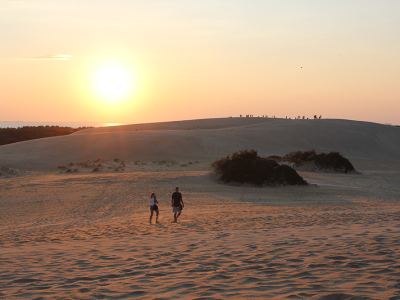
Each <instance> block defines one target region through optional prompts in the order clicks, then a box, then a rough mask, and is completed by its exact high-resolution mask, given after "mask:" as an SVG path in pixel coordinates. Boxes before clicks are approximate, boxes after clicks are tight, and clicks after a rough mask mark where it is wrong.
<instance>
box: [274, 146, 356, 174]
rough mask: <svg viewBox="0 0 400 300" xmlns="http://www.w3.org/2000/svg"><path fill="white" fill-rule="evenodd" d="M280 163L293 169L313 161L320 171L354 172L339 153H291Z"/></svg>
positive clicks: (311, 151) (348, 162) (310, 151)
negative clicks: (286, 164) (285, 163)
mask: <svg viewBox="0 0 400 300" xmlns="http://www.w3.org/2000/svg"><path fill="white" fill-rule="evenodd" d="M282 161H284V162H287V163H289V164H290V165H292V166H293V167H295V168H297V167H298V166H299V165H300V164H302V163H305V162H309V161H313V162H315V164H316V166H317V167H318V168H320V169H326V170H333V171H338V172H344V173H347V172H355V169H354V167H353V165H352V164H351V162H350V161H349V160H348V159H347V158H345V157H343V155H341V154H340V153H339V152H334V151H332V152H330V153H328V154H326V153H323V152H321V153H319V154H316V153H315V150H307V151H300V150H297V151H293V152H289V153H288V154H286V155H285V156H284V157H283V158H282Z"/></svg>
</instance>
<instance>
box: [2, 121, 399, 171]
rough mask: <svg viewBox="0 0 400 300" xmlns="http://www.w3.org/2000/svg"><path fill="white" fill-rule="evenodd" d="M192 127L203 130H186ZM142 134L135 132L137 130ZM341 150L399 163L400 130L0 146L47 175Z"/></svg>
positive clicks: (260, 131)
mask: <svg viewBox="0 0 400 300" xmlns="http://www.w3.org/2000/svg"><path fill="white" fill-rule="evenodd" d="M193 124H200V125H198V126H200V129H197V126H195V128H196V129H192V127H191V129H190V130H186V129H187V128H188V127H190V126H191V125H193ZM137 129H138V130H141V131H136V130H137ZM311 148H312V149H315V150H316V151H317V152H330V151H339V152H340V153H342V154H343V155H345V156H346V157H348V158H349V159H352V158H356V159H367V160H375V161H400V156H399V155H398V149H400V128H397V127H392V126H386V125H381V124H376V123H369V122H358V121H349V120H286V119H266V118H226V119H206V120H192V121H181V122H166V123H154V124H138V125H124V126H116V127H106V128H94V129H89V130H83V131H80V132H78V133H75V134H72V135H68V136H62V137H54V138H44V139H38V140H32V141H26V142H21V143H16V144H11V145H5V146H1V147H0V166H6V167H12V168H17V169H23V170H39V171H49V170H51V169H54V168H55V167H57V166H58V165H61V164H67V163H70V162H78V161H85V160H90V159H98V158H101V159H114V158H116V157H118V158H121V159H124V160H127V161H136V160H140V161H154V160H182V159H183V160H196V159H198V160H202V161H205V162H208V163H211V162H212V161H214V160H215V159H218V158H221V157H223V156H226V155H228V154H229V153H232V152H234V151H238V150H243V149H255V150H257V151H258V153H259V154H260V155H261V156H269V155H284V154H285V153H287V152H290V151H293V150H308V149H311Z"/></svg>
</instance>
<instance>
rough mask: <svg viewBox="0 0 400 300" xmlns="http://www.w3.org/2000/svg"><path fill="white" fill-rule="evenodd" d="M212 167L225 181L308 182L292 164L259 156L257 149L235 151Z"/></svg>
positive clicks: (264, 182) (221, 179) (253, 182)
mask: <svg viewBox="0 0 400 300" xmlns="http://www.w3.org/2000/svg"><path fill="white" fill-rule="evenodd" d="M211 167H212V168H213V169H214V171H215V172H216V173H217V175H218V176H219V180H220V181H221V182H223V183H235V184H251V185H256V186H264V185H277V184H283V185H287V184H288V185H306V184H307V182H306V181H305V180H304V179H303V178H302V177H301V176H300V175H299V174H297V172H296V171H295V170H294V169H293V168H292V167H290V166H286V165H279V164H278V163H277V162H276V161H274V160H270V159H267V158H263V157H260V156H258V154H257V151H255V150H242V151H239V152H234V153H232V154H231V155H228V156H227V157H224V158H221V159H218V160H216V161H214V162H213V163H212V164H211Z"/></svg>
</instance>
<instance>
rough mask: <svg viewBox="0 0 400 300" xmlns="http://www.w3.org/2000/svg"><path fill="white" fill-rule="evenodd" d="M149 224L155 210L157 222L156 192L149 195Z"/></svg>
mask: <svg viewBox="0 0 400 300" xmlns="http://www.w3.org/2000/svg"><path fill="white" fill-rule="evenodd" d="M150 199H151V200H150V224H151V219H152V218H153V212H154V211H155V212H156V223H158V206H157V204H158V201H157V197H156V194H154V193H151V195H150Z"/></svg>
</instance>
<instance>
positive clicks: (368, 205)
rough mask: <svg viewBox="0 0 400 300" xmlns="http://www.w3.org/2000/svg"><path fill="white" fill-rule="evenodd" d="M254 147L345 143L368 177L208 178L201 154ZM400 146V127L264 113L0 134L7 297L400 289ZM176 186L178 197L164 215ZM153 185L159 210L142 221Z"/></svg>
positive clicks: (295, 294)
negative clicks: (30, 135) (22, 135)
mask: <svg viewBox="0 0 400 300" xmlns="http://www.w3.org/2000/svg"><path fill="white" fill-rule="evenodd" d="M197 126H200V129H199V130H198V129H197ZM188 127H190V128H191V130H183V129H187V128H188ZM194 128H196V129H194ZM136 130H138V131H136ZM251 148H253V149H256V150H258V152H259V154H260V155H263V156H266V155H272V154H277V155H283V154H285V153H287V152H289V151H293V150H298V149H299V150H307V149H311V148H314V149H315V150H316V151H317V152H320V151H324V152H329V151H340V152H341V153H342V154H343V155H345V156H346V157H347V158H349V159H350V160H351V162H352V163H353V164H354V166H355V168H356V169H357V171H359V172H361V175H354V174H352V175H349V174H347V175H346V174H335V173H312V172H300V174H301V175H302V176H303V177H304V178H305V179H306V180H307V181H308V182H309V183H311V184H312V185H311V186H309V187H270V188H251V187H234V186H224V185H220V184H217V183H215V182H214V181H213V180H212V178H211V176H210V174H209V172H210V171H209V164H210V162H212V161H213V160H215V159H216V158H220V157H222V156H225V155H227V154H229V153H232V152H233V151H237V150H241V149H251ZM399 149H400V128H396V127H391V126H385V125H379V124H373V123H367V122H355V121H346V120H281V119H262V118H251V119H247V118H242V119H239V118H233V119H210V120H196V121H182V122H171V123H159V124H142V125H129V126H120V127H114V128H97V129H92V130H88V131H82V132H78V133H76V134H73V135H70V136H64V137H57V138H46V139H40V140H34V141H27V142H22V143H17V144H12V145H6V146H1V147H0V166H7V167H11V168H15V169H19V170H22V171H10V170H8V171H6V170H5V169H3V170H1V171H0V172H1V173H2V175H0V207H1V210H0V221H1V222H0V243H1V248H0V261H1V265H0V297H3V298H4V299H128V298H135V297H136V298H141V299H171V298H186V299H225V298H231V299H238V298H239V299H240V298H250V297H259V298H271V299H326V300H328V299H353V300H354V299H400V235H399V232H400V227H399V224H400V223H399V221H400V204H399V200H400V155H399ZM115 158H118V159H120V160H125V162H121V161H118V160H117V161H114V160H113V159H115ZM95 159H102V160H99V161H97V162H96V163H95V164H96V166H93V167H92V166H91V164H92V163H90V162H89V163H88V164H86V166H85V165H84V164H83V165H79V166H77V165H76V164H73V165H72V164H71V166H68V165H67V164H70V163H78V162H83V161H85V160H95ZM105 159H112V160H110V161H106V160H105ZM99 164H101V166H98V165H99ZM60 165H65V166H66V167H65V168H63V169H56V167H57V166H60ZM95 167H97V168H99V169H100V171H99V172H92V170H93V169H94V168H95ZM68 168H71V170H72V172H68V173H66V172H65V171H66V170H67V169H68ZM75 169H78V171H77V172H74V171H73V170H75ZM115 169H118V171H115ZM23 170H29V172H25V173H24V172H23ZM60 172H61V173H60ZM9 173H15V174H18V175H19V176H16V175H13V174H9ZM175 186H179V187H180V188H181V191H182V194H183V197H184V200H185V204H186V207H185V209H184V213H183V214H182V216H181V218H180V220H179V223H178V224H171V223H170V221H171V220H172V212H171V207H170V197H171V194H172V192H173V189H174V187H175ZM151 192H155V193H156V194H157V195H158V198H159V200H160V212H161V216H160V224H158V225H155V224H153V225H151V226H150V225H149V224H148V217H149V195H150V193H151Z"/></svg>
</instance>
